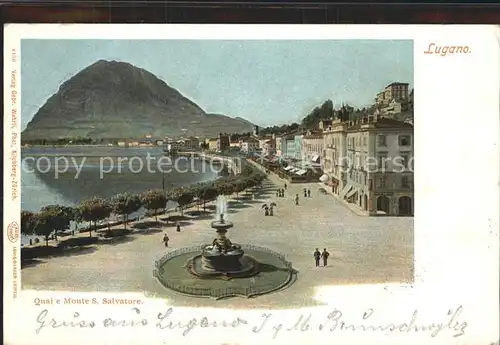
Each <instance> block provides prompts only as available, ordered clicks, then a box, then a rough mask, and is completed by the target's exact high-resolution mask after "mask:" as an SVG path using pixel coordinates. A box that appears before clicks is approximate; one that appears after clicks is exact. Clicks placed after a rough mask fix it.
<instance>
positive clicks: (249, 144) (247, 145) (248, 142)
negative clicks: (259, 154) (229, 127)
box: [240, 137, 259, 153]
mask: <svg viewBox="0 0 500 345" xmlns="http://www.w3.org/2000/svg"><path fill="white" fill-rule="evenodd" d="M240 149H241V151H242V152H245V153H251V152H255V151H257V150H258V149H259V141H258V140H257V139H255V138H252V137H250V138H245V139H242V140H241V141H240Z"/></svg>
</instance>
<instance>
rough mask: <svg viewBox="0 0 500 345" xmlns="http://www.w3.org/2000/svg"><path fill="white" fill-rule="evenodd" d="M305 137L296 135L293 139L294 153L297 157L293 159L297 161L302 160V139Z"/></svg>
mask: <svg viewBox="0 0 500 345" xmlns="http://www.w3.org/2000/svg"><path fill="white" fill-rule="evenodd" d="M303 137H304V135H303V134H296V135H294V137H293V141H294V149H293V151H294V153H295V156H294V157H293V158H295V159H297V160H302V138H303Z"/></svg>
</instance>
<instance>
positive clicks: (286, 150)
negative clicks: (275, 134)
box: [281, 134, 295, 158]
mask: <svg viewBox="0 0 500 345" xmlns="http://www.w3.org/2000/svg"><path fill="white" fill-rule="evenodd" d="M281 151H282V152H281V156H282V157H284V158H295V135H294V134H287V135H285V136H283V139H282V144H281Z"/></svg>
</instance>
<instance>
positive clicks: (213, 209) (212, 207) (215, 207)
mask: <svg viewBox="0 0 500 345" xmlns="http://www.w3.org/2000/svg"><path fill="white" fill-rule="evenodd" d="M205 208H206V209H207V210H210V211H215V210H216V209H217V205H207V206H206V207H205Z"/></svg>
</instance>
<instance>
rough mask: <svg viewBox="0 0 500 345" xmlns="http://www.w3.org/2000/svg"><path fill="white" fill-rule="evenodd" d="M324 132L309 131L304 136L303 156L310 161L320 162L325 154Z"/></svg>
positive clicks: (306, 160)
mask: <svg viewBox="0 0 500 345" xmlns="http://www.w3.org/2000/svg"><path fill="white" fill-rule="evenodd" d="M323 145H324V143H323V134H322V133H308V134H306V135H304V136H303V137H302V158H303V159H304V161H305V162H306V163H307V164H309V163H316V164H320V161H321V155H322V154H323Z"/></svg>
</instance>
